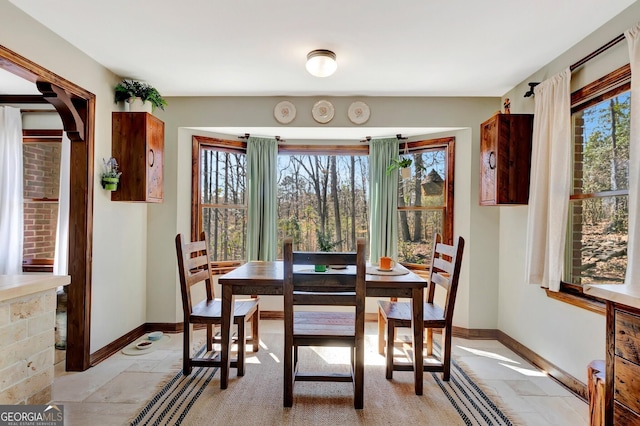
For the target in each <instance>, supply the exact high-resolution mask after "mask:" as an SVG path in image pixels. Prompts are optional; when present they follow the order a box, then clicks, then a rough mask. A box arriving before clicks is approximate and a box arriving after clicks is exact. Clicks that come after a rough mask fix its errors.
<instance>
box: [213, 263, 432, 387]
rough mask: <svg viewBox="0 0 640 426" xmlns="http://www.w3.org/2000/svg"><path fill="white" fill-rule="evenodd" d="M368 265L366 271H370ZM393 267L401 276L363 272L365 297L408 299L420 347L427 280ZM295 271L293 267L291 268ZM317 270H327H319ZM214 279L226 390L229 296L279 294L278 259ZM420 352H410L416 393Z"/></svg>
mask: <svg viewBox="0 0 640 426" xmlns="http://www.w3.org/2000/svg"><path fill="white" fill-rule="evenodd" d="M371 268H372V267H371V265H367V270H368V271H371V272H374V271H373V270H372V269H371ZM394 269H396V270H399V271H402V272H405V271H406V274H402V275H377V274H370V273H367V276H366V283H367V297H403V298H411V300H412V308H413V320H412V327H411V328H412V330H413V333H412V343H413V347H414V348H422V345H423V338H424V328H423V322H422V317H423V303H424V288H425V286H426V284H427V282H426V281H425V280H424V279H423V278H421V277H420V276H418V275H416V274H414V273H413V272H411V271H409V270H407V269H406V268H404V266H402V265H397V266H396V267H395V268H394ZM294 272H295V270H294ZM319 273H331V271H330V270H329V271H328V272H319ZM218 282H219V283H220V285H221V286H222V324H221V331H220V332H221V340H222V342H221V353H220V360H221V364H222V366H221V367H220V389H226V388H227V385H228V383H229V370H230V366H231V364H230V363H231V354H230V352H231V326H232V324H233V321H232V318H233V299H234V296H236V295H270V296H271V295H282V286H283V263H282V261H273V262H262V261H253V262H247V263H245V264H244V265H242V266H240V267H238V268H236V269H234V270H233V271H231V272H228V273H226V274H224V275H221V276H220V278H219V279H218ZM422 365H423V354H422V350H414V351H413V372H414V380H415V392H416V395H422V391H423V383H422V380H423V376H424V374H423V368H422Z"/></svg>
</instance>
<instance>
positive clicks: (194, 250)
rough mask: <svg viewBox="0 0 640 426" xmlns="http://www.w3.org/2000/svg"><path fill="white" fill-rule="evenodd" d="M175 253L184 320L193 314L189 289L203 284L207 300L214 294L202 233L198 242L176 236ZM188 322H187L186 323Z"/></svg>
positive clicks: (205, 241) (207, 251)
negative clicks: (176, 254)
mask: <svg viewBox="0 0 640 426" xmlns="http://www.w3.org/2000/svg"><path fill="white" fill-rule="evenodd" d="M176 251H177V253H178V275H179V276H180V291H181V293H182V308H183V310H184V316H185V318H188V316H189V315H191V314H192V313H193V300H192V299H191V287H192V286H194V285H196V284H200V283H204V286H205V291H206V295H207V300H209V301H210V300H213V299H214V298H215V293H214V290H213V285H212V284H211V283H212V280H211V263H210V260H209V241H208V240H207V236H206V234H205V233H204V232H202V233H200V240H199V241H192V242H188V241H185V240H184V237H183V236H182V234H178V235H176ZM187 322H188V321H187Z"/></svg>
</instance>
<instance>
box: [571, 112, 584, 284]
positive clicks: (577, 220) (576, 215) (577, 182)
mask: <svg viewBox="0 0 640 426" xmlns="http://www.w3.org/2000/svg"><path fill="white" fill-rule="evenodd" d="M573 125H574V129H573V130H574V132H573V134H574V141H573V143H574V157H573V162H574V173H573V187H574V188H582V176H583V175H582V172H583V167H582V166H583V164H584V160H583V152H582V150H583V144H584V136H583V132H584V119H583V118H582V113H577V114H575V116H574V124H573ZM569 206H570V207H571V208H570V209H569V215H570V216H571V237H570V238H571V239H572V241H571V247H572V250H571V258H572V263H571V275H572V276H573V279H572V282H573V283H574V284H580V283H581V282H580V281H581V278H580V276H581V271H582V202H580V201H574V202H573V203H571V204H570V205H569Z"/></svg>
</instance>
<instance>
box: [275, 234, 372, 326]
mask: <svg viewBox="0 0 640 426" xmlns="http://www.w3.org/2000/svg"><path fill="white" fill-rule="evenodd" d="M364 247H365V242H364V239H359V240H358V241H357V249H356V252H354V253H325V252H297V251H296V252H294V251H293V240H292V239H291V238H286V239H285V241H284V288H283V291H284V306H285V316H288V317H290V319H291V321H293V309H291V310H289V312H287V311H288V309H287V308H289V307H291V308H293V306H296V305H326V306H338V305H339V306H355V307H356V316H358V314H359V310H362V312H363V315H360V316H361V317H362V318H364V301H365V296H366V284H365V282H366V281H365V275H366V265H365V253H364ZM314 265H332V266H345V267H346V268H345V269H332V270H330V271H329V272H322V273H316V272H314V270H313V268H314ZM299 266H308V268H299ZM294 268H295V269H296V271H294ZM354 272H355V274H354ZM285 321H286V318H285Z"/></svg>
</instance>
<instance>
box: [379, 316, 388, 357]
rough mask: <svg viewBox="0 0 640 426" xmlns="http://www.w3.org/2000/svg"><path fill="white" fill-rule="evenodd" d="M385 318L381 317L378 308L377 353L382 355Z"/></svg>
mask: <svg viewBox="0 0 640 426" xmlns="http://www.w3.org/2000/svg"><path fill="white" fill-rule="evenodd" d="M385 323H386V321H385V318H384V315H382V312H381V309H380V308H378V353H379V354H380V355H384V326H385Z"/></svg>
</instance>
